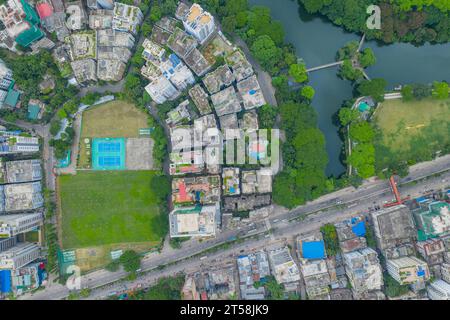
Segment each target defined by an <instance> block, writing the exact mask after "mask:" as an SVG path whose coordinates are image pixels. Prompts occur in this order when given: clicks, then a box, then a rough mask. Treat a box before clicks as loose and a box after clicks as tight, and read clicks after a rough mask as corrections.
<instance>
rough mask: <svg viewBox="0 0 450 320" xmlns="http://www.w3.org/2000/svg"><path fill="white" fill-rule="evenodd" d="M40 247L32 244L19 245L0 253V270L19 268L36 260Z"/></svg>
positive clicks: (39, 253)
mask: <svg viewBox="0 0 450 320" xmlns="http://www.w3.org/2000/svg"><path fill="white" fill-rule="evenodd" d="M40 255H41V247H40V246H38V245H37V244H34V243H20V244H18V245H16V246H15V247H12V248H10V249H8V250H6V251H3V252H0V270H5V269H9V270H11V269H12V270H14V269H18V268H21V267H23V266H25V265H27V264H29V263H30V262H33V261H34V260H36V259H38V258H39V257H40Z"/></svg>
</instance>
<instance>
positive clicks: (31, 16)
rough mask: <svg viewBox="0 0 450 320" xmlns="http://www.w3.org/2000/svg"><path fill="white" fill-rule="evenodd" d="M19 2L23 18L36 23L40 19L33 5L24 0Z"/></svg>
mask: <svg viewBox="0 0 450 320" xmlns="http://www.w3.org/2000/svg"><path fill="white" fill-rule="evenodd" d="M20 3H22V6H23V11H24V12H25V15H26V17H25V20H26V21H28V22H29V23H31V24H38V23H39V22H40V21H41V20H40V19H39V16H38V14H37V12H36V11H35V10H34V9H33V7H32V6H31V5H30V4H29V3H28V2H26V1H25V0H21V1H20Z"/></svg>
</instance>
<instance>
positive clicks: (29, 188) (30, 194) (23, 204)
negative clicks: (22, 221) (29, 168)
mask: <svg viewBox="0 0 450 320" xmlns="http://www.w3.org/2000/svg"><path fill="white" fill-rule="evenodd" d="M4 195H5V211H7V212H10V211H24V210H33V209H37V208H39V207H41V206H42V205H43V204H44V199H43V197H42V193H41V183H40V182H30V183H18V184H7V185H5V186H4Z"/></svg>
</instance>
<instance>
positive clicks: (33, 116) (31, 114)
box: [28, 104, 41, 120]
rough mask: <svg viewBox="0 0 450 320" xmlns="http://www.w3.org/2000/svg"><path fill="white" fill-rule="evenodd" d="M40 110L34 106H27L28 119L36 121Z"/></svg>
mask: <svg viewBox="0 0 450 320" xmlns="http://www.w3.org/2000/svg"><path fill="white" fill-rule="evenodd" d="M40 111H41V108H40V107H39V106H38V105H36V104H29V105H28V119H30V120H37V118H38V115H39V112H40Z"/></svg>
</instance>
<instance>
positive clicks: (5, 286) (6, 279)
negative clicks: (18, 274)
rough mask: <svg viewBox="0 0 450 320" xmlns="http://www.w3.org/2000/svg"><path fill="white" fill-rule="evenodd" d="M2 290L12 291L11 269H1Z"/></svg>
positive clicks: (0, 282) (0, 286) (0, 289)
mask: <svg viewBox="0 0 450 320" xmlns="http://www.w3.org/2000/svg"><path fill="white" fill-rule="evenodd" d="M0 292H2V293H8V292H11V271H10V270H0Z"/></svg>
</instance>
